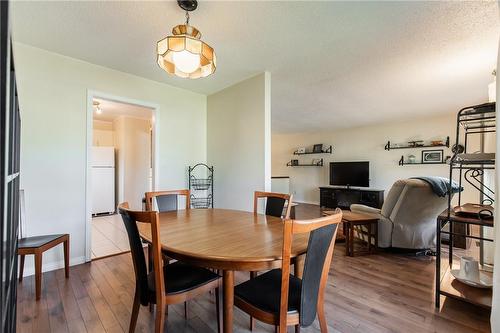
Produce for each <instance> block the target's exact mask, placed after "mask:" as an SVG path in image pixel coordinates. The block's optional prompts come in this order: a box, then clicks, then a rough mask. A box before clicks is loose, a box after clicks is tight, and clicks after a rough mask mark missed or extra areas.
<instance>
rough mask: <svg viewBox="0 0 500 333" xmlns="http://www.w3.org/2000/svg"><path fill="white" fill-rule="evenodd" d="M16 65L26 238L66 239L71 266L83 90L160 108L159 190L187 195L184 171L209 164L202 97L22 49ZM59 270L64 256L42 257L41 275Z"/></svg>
mask: <svg viewBox="0 0 500 333" xmlns="http://www.w3.org/2000/svg"><path fill="white" fill-rule="evenodd" d="M14 61H15V66H16V76H17V84H18V91H19V99H20V109H21V117H22V135H21V175H22V178H21V182H22V183H21V186H22V188H24V189H25V195H26V212H27V233H28V235H37V234H50V233H69V234H70V237H71V249H70V250H71V263H72V264H76V263H80V262H82V261H83V260H84V256H85V223H86V216H85V213H86V212H85V196H86V195H85V189H86V186H85V185H86V179H85V171H86V166H87V164H86V163H87V162H86V117H87V90H89V89H90V90H95V91H99V92H104V93H107V94H111V95H116V96H123V97H127V98H131V99H136V100H143V101H148V102H151V103H155V104H158V105H159V107H160V110H159V112H160V119H159V121H160V123H159V129H160V131H159V142H160V148H159V149H160V154H159V156H158V158H159V170H160V172H159V180H158V181H159V185H160V187H162V188H183V187H186V186H187V171H186V170H187V166H188V165H192V164H194V163H196V162H200V161H201V162H204V161H206V96H204V95H200V94H196V93H193V92H189V91H186V90H183V89H179V88H175V87H172V86H169V85H166V84H162V83H159V82H155V81H151V80H147V79H144V78H140V77H137V76H134V75H130V74H126V73H123V72H119V71H116V70H112V69H109V68H105V67H101V66H97V65H93V64H90V63H87V62H83V61H80V60H77V59H73V58H69V57H65V56H61V55H58V54H55V53H51V52H48V51H45V50H42V49H38V48H34V47H31V46H28V45H24V44H20V43H14ZM165 75H166V74H165ZM61 264H62V250H61V249H59V248H56V249H53V250H51V251H49V252H47V253H46V254H44V265H43V268H44V269H45V270H50V269H54V268H56V267H61ZM32 272H33V264H32V262H27V263H26V273H27V274H31V273H32Z"/></svg>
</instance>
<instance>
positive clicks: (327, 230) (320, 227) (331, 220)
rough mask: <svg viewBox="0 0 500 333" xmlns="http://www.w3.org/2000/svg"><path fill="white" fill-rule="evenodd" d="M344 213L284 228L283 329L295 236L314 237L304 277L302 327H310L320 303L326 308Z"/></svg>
mask: <svg viewBox="0 0 500 333" xmlns="http://www.w3.org/2000/svg"><path fill="white" fill-rule="evenodd" d="M341 220H342V211H341V210H340V209H338V208H337V210H336V212H335V214H332V215H330V216H326V217H321V218H317V219H312V220H291V219H286V220H285V222H284V228H283V253H282V258H283V262H282V276H281V299H280V327H286V322H287V313H288V289H289V275H290V256H291V249H292V240H293V236H294V235H296V234H303V233H310V234H309V243H308V246H307V254H306V259H305V262H304V272H303V275H302V289H301V296H300V303H301V304H300V313H299V319H300V324H301V325H302V326H304V327H305V326H309V325H311V324H312V322H313V321H314V319H315V318H316V311H317V304H319V303H318V301H319V302H320V303H321V304H322V303H323V297H324V291H325V287H326V282H327V279H328V271H329V269H330V263H331V260H332V256H333V248H334V245H335V237H336V234H337V227H338V224H339V223H340V222H341Z"/></svg>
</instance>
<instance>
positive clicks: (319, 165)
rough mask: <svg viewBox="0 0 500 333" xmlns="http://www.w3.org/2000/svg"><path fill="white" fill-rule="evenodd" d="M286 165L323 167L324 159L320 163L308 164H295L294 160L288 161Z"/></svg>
mask: <svg viewBox="0 0 500 333" xmlns="http://www.w3.org/2000/svg"><path fill="white" fill-rule="evenodd" d="M286 166H289V167H322V166H323V159H321V160H320V161H319V162H318V163H306V164H300V163H299V164H293V163H292V161H290V162H288V163H287V164H286Z"/></svg>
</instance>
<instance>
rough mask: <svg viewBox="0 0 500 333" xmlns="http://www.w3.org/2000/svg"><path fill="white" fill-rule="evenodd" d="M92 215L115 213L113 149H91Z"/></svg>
mask: <svg viewBox="0 0 500 333" xmlns="http://www.w3.org/2000/svg"><path fill="white" fill-rule="evenodd" d="M91 182H92V214H94V215H95V214H103V213H108V214H110V213H114V212H115V206H116V203H115V148H114V147H92V179H91Z"/></svg>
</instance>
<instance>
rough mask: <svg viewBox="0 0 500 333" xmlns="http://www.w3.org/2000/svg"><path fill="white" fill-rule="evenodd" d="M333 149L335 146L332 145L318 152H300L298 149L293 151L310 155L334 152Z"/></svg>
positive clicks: (295, 153) (296, 153) (297, 153)
mask: <svg viewBox="0 0 500 333" xmlns="http://www.w3.org/2000/svg"><path fill="white" fill-rule="evenodd" d="M332 150H333V147H332V146H331V145H330V146H329V147H328V148H327V149H323V150H321V151H318V152H314V151H306V152H303V153H299V152H298V151H297V150H296V151H294V152H293V154H294V155H309V154H331V153H332Z"/></svg>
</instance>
